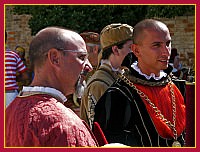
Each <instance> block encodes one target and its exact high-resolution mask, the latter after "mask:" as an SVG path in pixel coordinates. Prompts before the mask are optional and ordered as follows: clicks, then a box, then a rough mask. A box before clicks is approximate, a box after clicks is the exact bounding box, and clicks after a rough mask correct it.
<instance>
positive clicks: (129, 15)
mask: <svg viewBox="0 0 200 152" xmlns="http://www.w3.org/2000/svg"><path fill="white" fill-rule="evenodd" d="M13 12H14V13H16V14H30V15H32V18H31V19H30V21H29V25H30V28H31V29H32V34H35V33H37V32H38V31H39V30H40V29H42V28H44V27H46V26H63V27H66V28H69V29H72V30H75V31H77V32H83V31H95V32H100V31H101V30H102V28H103V27H105V26H106V25H108V24H111V23H127V24H129V25H132V26H134V25H135V24H136V23H137V22H138V21H140V20H142V19H144V18H150V17H168V18H171V17H174V16H180V15H194V13H195V6H194V5H15V6H14V9H13Z"/></svg>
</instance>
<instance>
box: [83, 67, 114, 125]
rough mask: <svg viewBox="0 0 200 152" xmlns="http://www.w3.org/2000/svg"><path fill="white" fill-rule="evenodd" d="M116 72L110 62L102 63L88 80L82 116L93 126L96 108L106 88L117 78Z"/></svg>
mask: <svg viewBox="0 0 200 152" xmlns="http://www.w3.org/2000/svg"><path fill="white" fill-rule="evenodd" d="M117 77H118V76H117V74H116V72H113V71H112V68H111V67H110V65H108V64H102V65H101V66H100V67H99V69H98V70H97V71H95V73H94V74H93V75H92V77H91V78H90V79H89V80H88V82H87V87H86V89H85V91H84V95H83V97H82V101H81V106H80V117H81V119H83V120H85V122H86V123H87V124H88V125H89V126H90V127H91V128H92V125H93V120H94V108H95V105H96V104H97V101H98V100H99V98H100V97H101V96H102V95H103V93H104V92H105V91H106V89H107V88H108V87H109V86H111V85H112V84H113V82H114V81H115V80H116V79H117Z"/></svg>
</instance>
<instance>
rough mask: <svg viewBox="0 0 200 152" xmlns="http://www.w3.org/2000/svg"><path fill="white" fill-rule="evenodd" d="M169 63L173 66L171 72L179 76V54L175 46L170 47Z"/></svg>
mask: <svg viewBox="0 0 200 152" xmlns="http://www.w3.org/2000/svg"><path fill="white" fill-rule="evenodd" d="M169 64H170V65H171V66H172V67H173V70H172V73H173V74H174V75H175V76H176V77H179V76H180V73H181V63H180V56H179V54H178V51H177V49H176V48H172V50H171V55H170V59H169Z"/></svg>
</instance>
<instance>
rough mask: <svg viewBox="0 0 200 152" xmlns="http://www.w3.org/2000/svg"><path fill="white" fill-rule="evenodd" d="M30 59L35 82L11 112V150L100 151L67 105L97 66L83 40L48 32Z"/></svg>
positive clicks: (8, 132)
mask: <svg viewBox="0 0 200 152" xmlns="http://www.w3.org/2000/svg"><path fill="white" fill-rule="evenodd" d="M29 56H30V61H31V66H32V67H33V69H34V74H35V75H34V79H33V81H32V83H31V85H30V86H27V87H24V88H23V89H22V91H21V92H20V94H19V95H18V96H17V98H16V99H15V100H14V101H13V102H12V103H11V104H10V105H9V106H8V107H7V108H6V113H5V114H6V117H5V119H6V120H5V128H6V130H5V131H6V134H5V135H6V137H5V141H6V144H5V145H6V146H7V147H36V146H37V147H46V146H48V147H49V146H55V147H57V146H59V147H67V146H73V147H75V146H92V147H93V146H95V147H96V146H98V143H97V141H96V138H95V137H94V135H93V133H92V132H91V130H90V129H89V127H88V126H87V125H85V123H84V122H83V121H82V120H81V119H80V118H79V117H78V116H77V115H76V114H75V113H74V112H73V111H72V110H71V109H69V108H66V107H65V106H64V105H63V103H64V102H67V99H66V96H67V95H69V94H72V93H74V92H75V88H77V87H76V85H77V82H78V79H79V78H80V73H81V71H83V70H84V69H85V68H86V67H87V68H88V67H91V65H90V63H89V61H88V59H87V56H88V55H87V49H86V45H85V42H84V40H83V39H82V37H81V36H80V35H79V34H77V33H76V32H74V31H71V30H67V29H63V28H59V27H47V28H45V29H43V30H41V31H40V32H38V34H37V35H36V36H35V37H34V38H33V40H32V42H31V44H30V50H29ZM91 69H92V68H91Z"/></svg>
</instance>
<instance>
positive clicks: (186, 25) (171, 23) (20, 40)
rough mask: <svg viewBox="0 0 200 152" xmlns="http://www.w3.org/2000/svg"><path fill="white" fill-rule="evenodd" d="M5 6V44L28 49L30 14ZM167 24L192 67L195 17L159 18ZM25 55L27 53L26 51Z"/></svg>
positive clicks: (176, 45) (181, 52)
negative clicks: (14, 12)
mask: <svg viewBox="0 0 200 152" xmlns="http://www.w3.org/2000/svg"><path fill="white" fill-rule="evenodd" d="M11 9H12V7H6V16H5V20H6V21H5V24H6V30H7V32H8V40H7V46H8V47H9V48H11V49H14V48H15V46H16V45H20V46H22V47H24V48H25V49H26V51H28V48H29V44H30V41H31V40H32V38H33V36H31V29H30V28H29V25H28V21H29V19H30V18H31V16H30V15H13V14H12V13H11V12H10V10H11ZM160 20H161V21H163V22H164V23H166V24H167V26H168V27H169V29H170V32H171V36H172V47H175V48H177V49H178V52H179V54H180V57H181V62H182V65H183V66H186V67H188V66H189V67H191V68H194V62H195V17H194V16H179V17H175V18H170V19H169V18H160ZM26 55H27V53H26Z"/></svg>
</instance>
